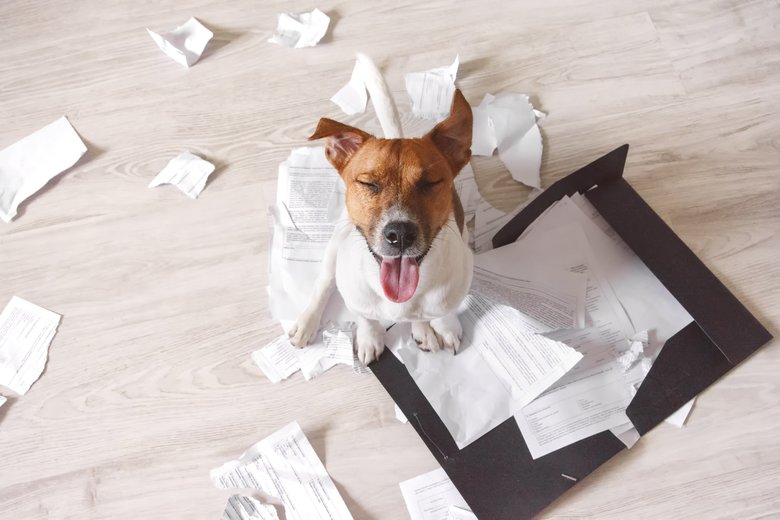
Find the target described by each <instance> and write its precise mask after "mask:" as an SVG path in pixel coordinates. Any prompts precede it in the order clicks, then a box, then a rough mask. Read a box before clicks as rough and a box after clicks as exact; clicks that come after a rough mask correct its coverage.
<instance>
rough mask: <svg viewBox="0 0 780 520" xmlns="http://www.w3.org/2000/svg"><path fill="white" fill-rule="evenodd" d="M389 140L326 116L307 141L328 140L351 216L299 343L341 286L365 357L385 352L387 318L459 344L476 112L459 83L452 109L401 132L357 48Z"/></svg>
mask: <svg viewBox="0 0 780 520" xmlns="http://www.w3.org/2000/svg"><path fill="white" fill-rule="evenodd" d="M358 63H359V64H360V66H361V68H362V70H363V74H364V77H365V78H366V87H367V88H368V91H369V94H370V95H371V99H372V102H373V104H374V107H375V110H376V112H377V116H378V119H379V120H380V123H381V125H382V129H383V131H384V133H385V138H379V137H374V136H372V135H370V134H368V133H367V132H364V131H363V130H360V129H357V128H354V127H351V126H348V125H346V124H343V123H339V122H337V121H334V120H331V119H326V118H323V119H320V121H319V123H318V125H317V128H316V130H315V131H314V133H313V134H312V135H311V137H310V138H309V140H316V139H325V143H326V144H325V149H326V155H327V158H328V161H329V162H330V163H331V164H332V165H333V167H334V168H336V170H338V173H339V175H340V176H341V178H342V179H343V181H344V184H345V186H346V214H347V216H348V218H346V219H345V220H344V221H343V222H342V223H341V224H340V225H338V226H337V228H336V231H335V232H334V234H333V238H332V239H331V240H330V242H329V244H328V246H327V248H326V251H325V254H324V258H323V262H322V271H321V273H320V275H319V277H318V279H317V282H316V283H315V287H314V291H313V293H312V298H311V300H310V303H309V305H308V306H307V307H306V309H305V310H304V312H303V313H302V314H301V316H300V317H299V318H298V320H297V321H296V323H295V324H294V325H293V326H292V327H291V328H290V329H289V331H288V334H289V337H290V341H291V343H292V344H293V345H296V346H299V347H303V346H305V345H307V344H308V343H309V342H310V341H311V340H312V338H313V337H314V335H315V334H316V333H317V331H318V330H319V326H320V319H321V317H322V313H323V312H324V309H325V306H326V304H327V302H328V299H329V297H330V295H331V293H332V291H333V289H334V286H335V287H337V288H338V290H339V292H340V293H341V296H342V298H343V299H344V303H345V304H346V306H347V308H348V309H349V310H350V311H352V312H353V313H354V314H355V315H357V320H356V325H357V327H356V331H355V342H356V350H357V356H358V359H359V360H360V361H361V362H363V363H365V364H368V363H370V362H372V361H374V360H375V359H377V358H378V357H379V356H380V354H381V353H382V351H383V350H384V348H385V347H384V332H385V328H384V327H383V326H382V323H381V322H382V321H394V322H411V329H412V336H413V338H414V339H415V341H416V342H417V344H418V345H419V347H420V348H421V349H422V350H426V351H432V352H435V351H439V350H447V351H450V352H452V353H453V354H454V353H455V352H456V351H457V350H458V347H459V346H460V341H461V338H462V336H463V330H462V328H461V325H460V322H459V321H458V317H457V314H456V311H457V310H458V307H459V306H460V305H461V303H462V302H463V300H464V298H465V296H466V293H467V292H468V290H469V287H470V286H471V278H472V273H473V266H474V258H473V254H472V252H471V249H470V248H469V246H468V231H467V229H466V226H465V223H464V217H463V207H462V205H461V201H460V199H459V197H458V195H457V193H456V191H455V188H454V180H455V177H456V176H457V175H458V173H459V172H460V170H461V169H462V168H463V167H464V166H466V164H467V163H468V162H469V159H470V158H471V134H472V112H471V107H470V106H469V104H468V102H467V101H466V99H465V98H464V97H463V94H462V93H461V92H460V90H456V91H455V93H454V96H453V100H452V106H451V109H450V115H449V116H448V117H447V118H446V119H445V120H443V121H441V122H440V123H438V124H437V125H436V126H435V127H434V128H433V129H432V130H431V131H430V132H428V133H427V134H425V135H424V136H422V137H417V138H411V139H409V138H403V137H402V136H401V135H402V134H401V125H400V118H399V117H398V113H397V110H396V107H395V104H394V103H393V101H392V97H391V95H390V93H389V90H388V88H387V85H386V84H385V81H384V78H383V77H382V75H381V74H380V73H379V71H378V69H377V68H376V66H375V65H374V64H373V62H371V60H370V59H368V58H367V57H365V56H363V55H358Z"/></svg>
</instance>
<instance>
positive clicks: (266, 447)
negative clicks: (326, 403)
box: [210, 422, 352, 520]
mask: <svg viewBox="0 0 780 520" xmlns="http://www.w3.org/2000/svg"><path fill="white" fill-rule="evenodd" d="M210 477H211V481H212V482H213V483H214V485H215V486H216V487H217V488H219V489H235V488H248V489H257V490H259V491H261V492H262V493H263V494H265V495H267V496H269V497H272V498H274V499H277V500H280V501H281V502H282V504H283V505H284V513H285V518H286V519H287V520H352V515H351V514H350V513H349V510H347V506H346V504H345V503H344V500H343V499H342V498H341V495H340V494H339V492H338V489H337V488H336V485H335V484H334V483H333V481H332V480H331V478H330V475H328V472H327V471H326V470H325V466H323V465H322V462H321V461H320V459H319V457H318V456H317V453H316V452H315V451H314V448H312V446H311V444H310V443H309V440H308V439H307V438H306V435H304V433H303V431H302V430H301V427H300V426H299V425H298V423H297V422H292V423H290V424H288V425H287V426H285V427H284V428H282V429H281V430H279V431H277V432H276V433H274V434H272V435H270V436H268V437H266V438H265V439H263V440H262V441H260V442H258V443H257V444H255V445H254V446H252V447H251V448H249V449H248V450H247V451H246V452H244V454H242V455H241V456H240V457H239V458H238V459H236V460H233V461H230V462H228V463H226V464H224V465H222V466H220V467H219V468H215V469H213V470H211V474H210ZM246 504H250V505H253V504H252V503H251V502H250V501H248V500H247V501H246V502H244V503H243V505H244V507H247V506H246ZM223 518H224V516H223ZM228 518H229V517H228ZM250 518H251V517H250ZM260 518H263V520H265V518H264V517H262V516H260Z"/></svg>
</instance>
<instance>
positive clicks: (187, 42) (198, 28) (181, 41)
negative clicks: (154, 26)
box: [146, 18, 214, 67]
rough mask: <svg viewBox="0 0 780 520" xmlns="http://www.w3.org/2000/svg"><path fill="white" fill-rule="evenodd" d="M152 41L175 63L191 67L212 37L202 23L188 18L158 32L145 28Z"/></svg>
mask: <svg viewBox="0 0 780 520" xmlns="http://www.w3.org/2000/svg"><path fill="white" fill-rule="evenodd" d="M146 31H147V32H148V33H149V36H151V37H152V40H154V43H156V44H157V46H158V47H159V48H160V50H162V51H163V52H164V53H165V54H167V55H168V56H170V57H171V58H172V59H173V60H174V61H175V62H176V63H179V64H181V65H184V66H185V67H191V66H193V65H194V64H195V62H197V61H198V60H199V59H200V56H201V54H203V50H204V49H205V48H206V45H207V44H208V43H209V41H210V40H211V39H212V38H213V37H214V33H213V32H211V31H209V30H208V29H207V28H206V27H205V26H204V25H203V24H202V23H200V22H199V21H198V20H196V19H195V18H190V19H189V20H187V21H186V22H185V23H183V24H182V25H180V26H178V27H177V28H176V29H174V30H172V31H169V32H164V33H161V34H158V33H156V32H154V31H152V30H150V29H146Z"/></svg>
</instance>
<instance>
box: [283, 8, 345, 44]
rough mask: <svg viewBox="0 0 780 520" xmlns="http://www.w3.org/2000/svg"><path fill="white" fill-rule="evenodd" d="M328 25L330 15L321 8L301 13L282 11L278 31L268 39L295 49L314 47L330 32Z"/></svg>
mask: <svg viewBox="0 0 780 520" xmlns="http://www.w3.org/2000/svg"><path fill="white" fill-rule="evenodd" d="M328 25H330V17H329V16H328V15H326V14H325V13H323V12H322V11H320V10H319V9H314V10H313V11H311V12H309V13H301V14H291V13H282V14H280V15H279V18H278V21H277V25H276V32H275V33H274V35H273V36H271V38H269V40H268V41H269V42H270V43H276V44H279V45H281V46H283V47H291V48H295V49H301V48H303V47H314V46H315V45H317V43H319V41H320V40H321V39H322V37H323V36H325V33H326V32H328Z"/></svg>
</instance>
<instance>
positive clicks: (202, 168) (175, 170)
mask: <svg viewBox="0 0 780 520" xmlns="http://www.w3.org/2000/svg"><path fill="white" fill-rule="evenodd" d="M213 171H214V165H213V164H211V163H210V162H208V161H206V160H204V159H201V158H200V157H198V156H197V155H195V154H192V153H190V152H184V153H182V154H180V155H178V156H176V157H174V158H173V159H171V160H170V162H168V164H167V165H166V166H165V168H163V169H162V171H161V172H160V173H158V174H157V177H155V178H154V179H152V182H150V183H149V187H150V188H155V187H157V186H160V185H162V184H172V185H174V186H176V187H177V188H179V189H180V190H181V191H182V193H184V194H185V195H187V196H188V197H189V198H191V199H197V198H198V195H200V192H202V191H203V188H205V187H206V181H207V180H208V178H209V175H211V173H212V172H213Z"/></svg>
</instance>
